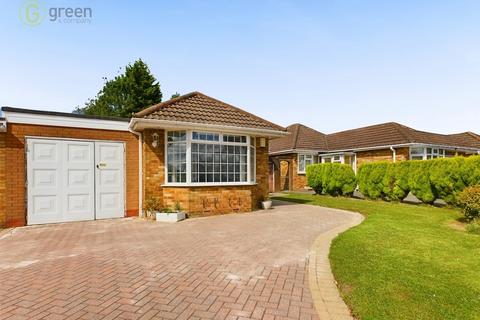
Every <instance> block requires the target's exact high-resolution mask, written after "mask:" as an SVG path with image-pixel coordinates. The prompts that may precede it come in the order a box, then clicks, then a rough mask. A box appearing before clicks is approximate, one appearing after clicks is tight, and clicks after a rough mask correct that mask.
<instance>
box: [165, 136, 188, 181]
mask: <svg viewBox="0 0 480 320" xmlns="http://www.w3.org/2000/svg"><path fill="white" fill-rule="evenodd" d="M186 150H187V144H186V132H185V131H169V132H167V181H168V182H173V183H184V182H186V181H187V179H186V177H187V155H186Z"/></svg>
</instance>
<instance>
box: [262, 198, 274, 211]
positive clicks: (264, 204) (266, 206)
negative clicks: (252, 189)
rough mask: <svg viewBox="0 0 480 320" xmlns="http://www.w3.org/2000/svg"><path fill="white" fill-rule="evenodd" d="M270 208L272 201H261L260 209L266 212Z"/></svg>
mask: <svg viewBox="0 0 480 320" xmlns="http://www.w3.org/2000/svg"><path fill="white" fill-rule="evenodd" d="M271 208H272V200H267V201H262V209H263V210H267V209H271Z"/></svg>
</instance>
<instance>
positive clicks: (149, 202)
mask: <svg viewBox="0 0 480 320" xmlns="http://www.w3.org/2000/svg"><path fill="white" fill-rule="evenodd" d="M143 210H144V211H145V216H146V218H149V219H151V218H153V217H154V216H155V213H156V212H160V211H162V203H161V201H160V199H158V198H156V197H148V198H146V199H145V202H144V203H143Z"/></svg>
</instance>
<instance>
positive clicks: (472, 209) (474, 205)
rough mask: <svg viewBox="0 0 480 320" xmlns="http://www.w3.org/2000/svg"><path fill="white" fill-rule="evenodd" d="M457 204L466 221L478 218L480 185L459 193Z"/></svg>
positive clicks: (479, 215) (479, 211) (479, 216)
mask: <svg viewBox="0 0 480 320" xmlns="http://www.w3.org/2000/svg"><path fill="white" fill-rule="evenodd" d="M458 202H459V204H460V205H461V206H462V207H463V214H464V215H465V217H466V218H467V219H468V220H473V219H478V218H480V185H477V186H471V187H467V188H465V189H464V190H463V191H462V192H460V193H459V195H458Z"/></svg>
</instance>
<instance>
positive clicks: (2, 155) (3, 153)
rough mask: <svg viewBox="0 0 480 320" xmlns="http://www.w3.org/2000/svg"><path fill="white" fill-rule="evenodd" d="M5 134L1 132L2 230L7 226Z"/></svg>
mask: <svg viewBox="0 0 480 320" xmlns="http://www.w3.org/2000/svg"><path fill="white" fill-rule="evenodd" d="M5 187H6V186H5V133H3V132H0V228H1V227H4V226H5V219H6V212H5V200H6V198H5V193H6V189H5Z"/></svg>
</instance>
